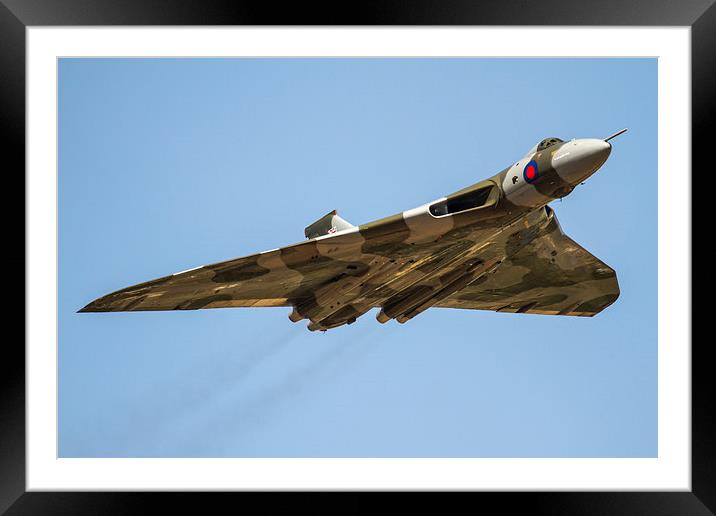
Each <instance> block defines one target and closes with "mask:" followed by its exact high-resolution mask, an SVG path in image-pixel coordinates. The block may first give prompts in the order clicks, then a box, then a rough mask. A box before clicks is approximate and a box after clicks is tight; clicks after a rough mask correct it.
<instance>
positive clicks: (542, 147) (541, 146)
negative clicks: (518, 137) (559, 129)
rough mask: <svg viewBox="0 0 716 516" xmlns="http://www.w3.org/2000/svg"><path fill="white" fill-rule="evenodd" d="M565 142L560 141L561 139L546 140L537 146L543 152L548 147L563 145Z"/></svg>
mask: <svg viewBox="0 0 716 516" xmlns="http://www.w3.org/2000/svg"><path fill="white" fill-rule="evenodd" d="M562 142H564V140H560V139H559V138H554V137H552V138H545V139H544V140H542V141H541V142H539V145H537V150H538V151H542V150H545V149H546V148H547V147H551V146H552V145H554V144H556V143H562Z"/></svg>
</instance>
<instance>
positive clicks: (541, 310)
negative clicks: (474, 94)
mask: <svg viewBox="0 0 716 516" xmlns="http://www.w3.org/2000/svg"><path fill="white" fill-rule="evenodd" d="M618 134H619V133H618ZM610 138H611V137H610ZM610 138H608V139H607V140H596V139H581V140H571V141H569V142H563V141H562V140H559V139H557V138H547V139H545V140H543V141H542V142H540V143H539V144H538V145H537V146H535V147H534V148H533V149H532V150H531V151H530V152H529V153H528V154H527V155H526V156H525V157H524V158H522V159H521V160H519V161H518V162H517V163H515V164H514V165H511V166H510V167H508V168H506V169H505V170H503V171H501V172H500V173H498V174H496V175H494V176H492V177H490V178H489V179H487V180H485V181H481V182H479V183H476V184H474V185H472V186H469V187H467V188H465V189H463V190H460V191H458V192H455V193H453V194H451V195H448V196H447V197H444V198H441V199H437V200H435V201H433V202H430V203H427V204H425V205H422V206H419V207H417V208H414V209H411V210H408V211H404V212H402V213H398V214H396V215H392V216H390V217H386V218H383V219H380V220H376V221H374V222H370V223H368V224H363V225H361V226H357V227H356V226H352V225H351V224H349V223H348V222H346V221H345V220H343V219H341V218H340V217H339V216H338V215H337V213H336V212H335V211H332V212H330V213H328V214H327V215H325V216H324V217H322V218H320V219H319V220H317V221H316V222H314V223H313V224H311V225H309V226H308V227H307V228H306V231H305V234H306V236H308V237H310V238H309V239H308V240H307V241H305V242H301V243H298V244H294V245H290V246H288V247H283V248H280V249H274V250H271V251H266V252H263V253H259V254H255V255H251V256H246V257H243V258H237V259H234V260H229V261H226V262H221V263H216V264H212V265H205V266H202V267H197V268H195V269H191V270H188V271H184V272H180V273H177V274H174V275H171V276H165V277H163V278H159V279H155V280H153V281H149V282H146V283H141V284H139V285H135V286H132V287H128V288H125V289H122V290H119V291H117V292H114V293H112V294H108V295H106V296H104V297H101V298H99V299H97V300H95V301H93V302H91V303H90V304H88V305H87V306H85V307H84V308H83V309H81V310H80V312H117V311H140V310H196V309H199V308H226V307H251V306H256V307H259V306H286V307H293V311H292V312H291V314H290V315H289V318H290V319H291V320H292V321H294V322H296V321H299V320H302V319H308V320H309V324H308V329H309V330H311V331H314V330H327V329H330V328H335V327H338V326H342V325H344V324H351V323H352V322H354V321H355V320H356V319H357V318H358V317H360V316H361V315H363V314H365V313H366V312H368V311H369V310H371V309H372V308H375V307H378V308H380V312H379V313H378V316H377V319H378V321H380V322H387V321H389V320H390V319H395V320H397V321H398V322H400V323H404V322H406V321H408V320H410V319H412V318H413V317H415V316H416V315H418V314H420V313H422V312H423V311H425V310H427V309H428V308H430V307H432V306H436V307H446V308H466V309H477V310H494V311H498V312H516V313H532V314H549V315H576V316H593V315H595V314H597V313H599V312H600V311H602V310H603V309H604V308H606V307H607V306H609V305H610V304H612V303H613V302H614V301H615V300H616V299H617V297H618V296H619V286H618V283H617V278H616V274H615V272H614V270H612V269H611V268H610V267H609V266H608V265H606V264H605V263H603V262H601V261H600V260H599V259H597V258H596V257H594V256H592V255H591V254H590V253H589V252H587V251H586V250H584V249H583V248H582V247H580V246H579V245H578V244H576V243H575V242H574V241H572V240H571V239H570V238H569V237H567V236H566V235H565V234H564V233H563V232H562V230H561V228H560V226H559V223H558V222H557V219H556V217H555V214H554V211H553V210H552V209H551V208H550V207H549V206H548V205H547V203H549V202H550V201H552V200H554V199H557V198H561V197H564V196H565V195H568V194H569V193H570V192H571V191H572V190H573V189H574V187H575V186H577V185H578V184H580V183H581V182H582V181H584V180H585V179H586V178H587V177H589V176H590V175H591V174H593V173H594V172H595V171H596V170H597V169H598V168H599V167H601V165H602V164H603V163H604V162H605V161H606V159H607V157H608V156H609V154H610V152H611V144H610V143H608V140H609V139H610Z"/></svg>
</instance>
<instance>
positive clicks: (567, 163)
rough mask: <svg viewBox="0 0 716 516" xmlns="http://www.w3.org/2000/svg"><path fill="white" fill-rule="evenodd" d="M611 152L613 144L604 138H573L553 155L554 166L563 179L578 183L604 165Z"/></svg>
mask: <svg viewBox="0 0 716 516" xmlns="http://www.w3.org/2000/svg"><path fill="white" fill-rule="evenodd" d="M611 152H612V146H611V145H610V144H609V142H605V141H604V140H597V139H582V140H573V141H571V142H568V143H567V144H566V145H563V146H562V147H561V148H560V149H559V150H558V151H557V152H556V153H555V154H554V156H552V166H553V167H554V169H555V170H556V171H557V174H559V176H560V177H561V178H562V179H564V180H565V181H567V182H568V183H570V184H572V185H577V184H579V183H581V182H582V181H584V180H585V179H587V178H588V177H589V176H591V175H592V174H594V173H595V172H596V171H597V170H598V169H599V167H601V166H602V165H604V162H605V161H607V158H608V157H609V154H610V153H611Z"/></svg>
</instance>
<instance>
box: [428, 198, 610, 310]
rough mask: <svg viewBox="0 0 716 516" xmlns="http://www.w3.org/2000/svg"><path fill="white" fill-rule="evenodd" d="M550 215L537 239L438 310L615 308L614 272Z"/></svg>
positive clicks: (444, 301) (445, 301)
mask: <svg viewBox="0 0 716 516" xmlns="http://www.w3.org/2000/svg"><path fill="white" fill-rule="evenodd" d="M550 211H551V210H550ZM551 217H552V220H551V221H550V223H549V224H548V225H547V226H546V227H545V229H544V230H542V232H541V233H540V234H539V235H537V237H535V238H534V239H533V240H532V241H530V242H529V243H528V244H527V245H525V246H524V247H522V248H521V249H520V250H519V251H517V252H516V253H515V254H513V255H512V256H510V257H508V258H507V259H506V260H505V262H504V263H502V264H501V265H500V267H499V268H498V269H496V271H495V272H494V273H493V274H488V275H485V276H483V277H481V278H479V279H478V280H477V281H475V282H473V283H472V284H470V285H468V286H467V287H465V288H464V289H462V290H460V291H459V292H456V293H455V294H453V295H451V296H450V297H448V298H447V299H445V300H443V301H441V302H440V303H438V304H436V305H435V306H438V307H443V308H466V309H475V310H493V311H498V312H516V313H531V314H545V315H577V316H593V315H595V314H597V313H599V312H601V311H602V310H604V309H605V308H606V307H607V306H609V305H611V304H612V303H613V302H614V301H615V300H616V299H617V298H618V297H619V284H618V282H617V277H616V273H615V272H614V270H613V269H612V268H611V267H609V266H608V265H606V264H605V263H604V262H602V261H601V260H599V259H598V258H596V257H595V256H593V255H592V254H590V253H589V252H588V251H586V250H585V249H584V248H583V247H581V246H580V245H579V244H577V243H576V242H574V240H572V239H571V238H569V237H568V236H567V235H565V234H564V233H563V232H562V229H561V228H560V226H559V223H558V222H557V219H556V217H554V213H553V212H552V213H551Z"/></svg>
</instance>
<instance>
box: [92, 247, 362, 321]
mask: <svg viewBox="0 0 716 516" xmlns="http://www.w3.org/2000/svg"><path fill="white" fill-rule="evenodd" d="M349 237H350V235H349ZM353 240H354V239H351V238H341V237H340V236H337V237H335V238H332V239H331V243H330V246H329V245H328V244H323V243H321V241H320V240H318V241H317V240H309V241H306V242H301V243H298V244H295V245H291V246H288V247H284V248H281V249H275V250H273V251H267V252H265V253H260V254H255V255H251V256H246V257H243V258H236V259H234V260H229V261H226V262H221V263H216V264H212V265H205V266H202V267H197V268H195V269H190V270H188V271H184V272H181V273H177V274H174V275H171V276H165V277H163V278H158V279H155V280H152V281H148V282H145V283H140V284H138V285H134V286H132V287H128V288H124V289H122V290H118V291H117V292H113V293H111V294H108V295H106V296H103V297H101V298H99V299H96V300H95V301H93V302H91V303H90V304H88V305H87V306H85V307H84V308H83V309H81V310H80V311H81V312H124V311H143V310H196V309H200V308H224V307H250V306H290V305H292V304H293V303H294V302H295V300H298V299H302V298H304V297H306V296H307V295H310V293H311V292H313V291H315V289H316V288H317V287H318V286H319V285H322V284H325V283H326V282H329V281H331V280H332V279H334V278H337V277H341V275H345V274H346V272H347V273H349V274H350V273H359V272H363V271H364V270H365V268H366V265H365V263H363V262H361V261H360V260H359V259H358V257H359V256H360V253H359V252H356V253H352V251H351V249H352V248H353V247H355V245H354V244H353ZM336 251H343V252H342V253H340V252H338V253H337V254H340V255H341V256H342V258H334V257H332V256H331V253H332V252H336ZM346 256H348V257H351V256H355V257H356V259H355V260H351V259H350V258H348V259H347V258H346Z"/></svg>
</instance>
